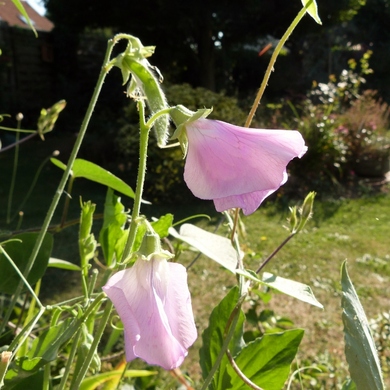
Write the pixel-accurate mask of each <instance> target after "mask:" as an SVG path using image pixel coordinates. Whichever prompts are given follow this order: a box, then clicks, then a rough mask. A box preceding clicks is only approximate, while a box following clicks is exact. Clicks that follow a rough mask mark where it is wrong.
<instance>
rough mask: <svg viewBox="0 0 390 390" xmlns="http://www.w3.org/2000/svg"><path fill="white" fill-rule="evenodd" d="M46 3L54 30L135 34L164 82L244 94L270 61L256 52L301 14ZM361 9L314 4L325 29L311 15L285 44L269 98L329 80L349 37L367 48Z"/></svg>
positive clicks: (247, 2)
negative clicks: (337, 50) (151, 49)
mask: <svg viewBox="0 0 390 390" xmlns="http://www.w3.org/2000/svg"><path fill="white" fill-rule="evenodd" d="M44 1H45V4H46V7H47V10H48V16H49V17H50V18H51V19H52V20H53V22H54V23H55V25H56V27H57V29H58V30H61V31H63V32H64V31H68V32H72V34H76V35H77V34H79V33H81V32H83V31H85V30H86V29H97V28H106V27H109V28H111V29H112V31H113V32H114V33H115V32H126V33H130V34H134V35H136V36H138V37H139V38H140V39H141V41H142V42H143V43H144V44H145V45H156V46H157V50H156V54H155V56H154V59H153V60H154V63H156V64H158V66H159V67H160V68H161V70H162V72H163V74H164V75H166V77H167V78H168V79H169V81H171V82H174V83H178V82H189V83H191V84H192V85H194V86H203V87H206V88H209V89H211V90H221V89H223V90H227V91H228V92H234V93H237V92H238V93H243V94H247V93H248V89H249V90H254V89H256V88H257V87H258V84H259V82H260V80H261V78H262V76H263V73H264V69H265V67H266V65H267V63H268V58H267V55H265V56H262V57H259V56H258V52H259V50H261V48H262V47H263V46H265V45H266V44H267V42H270V40H272V37H273V38H275V39H277V38H280V36H281V35H282V33H283V32H284V31H285V29H286V27H287V26H288V25H289V24H290V23H291V21H292V19H293V18H294V17H295V15H296V14H297V12H298V10H299V9H300V8H301V2H300V1H299V0H296V1H293V2H291V1H289V2H286V1H285V0H273V1H266V0H242V1H240V2H237V1H232V0H228V1H226V0H207V1H206V0H201V1H187V2H185V3H184V2H182V1H180V0H165V1H162V0H143V1H134V0H112V1H110V3H109V4H107V3H106V2H97V1H95V0H83V1H81V2H80V1H78V0H44ZM373 3H375V5H374V6H372V5H370V9H371V10H377V11H378V10H379V9H380V7H381V6H382V5H383V4H387V3H388V1H387V0H374V1H373ZM364 4H365V0H329V1H322V2H319V8H320V10H319V11H320V15H321V17H322V20H323V26H322V27H321V26H317V25H316V24H315V23H313V21H312V20H311V19H310V18H309V17H307V18H305V20H304V21H303V22H302V23H300V25H299V26H298V28H297V30H296V31H295V32H294V34H293V35H292V37H291V38H290V40H289V42H288V47H287V49H289V50H288V52H289V55H288V56H287V57H285V58H284V59H283V58H282V59H280V60H279V62H278V64H277V66H280V67H281V68H282V69H280V70H279V72H278V79H277V80H273V79H272V78H271V83H270V88H269V91H268V92H270V93H271V94H272V92H273V90H274V91H275V93H277V94H280V93H285V91H286V90H294V89H301V92H302V88H303V90H304V88H305V87H307V86H309V85H310V83H311V81H312V80H313V78H317V77H322V78H324V77H325V78H327V76H328V74H329V71H332V70H333V69H334V66H333V65H332V66H330V64H332V58H331V53H333V52H334V47H335V46H338V47H344V46H346V44H347V42H346V41H345V40H346V39H349V40H350V39H351V35H352V36H353V37H354V38H356V39H355V40H359V39H360V42H361V43H362V44H364V45H365V46H368V45H369V43H366V42H365V37H364V36H361V34H360V33H359V30H358V29H357V28H356V25H355V24H354V23H355V22H354V20H355V19H356V18H355V19H353V17H354V16H355V15H356V14H358V15H359V12H358V11H359V10H360V8H361V7H362V6H363V5H364ZM366 7H367V6H366ZM364 15H365V13H360V15H359V16H360V19H362V20H364V18H365V16H364ZM387 21H388V15H387V16H386V15H385V14H382V19H381V22H382V23H386V22H387ZM383 25H385V24H383ZM70 46H72V45H70ZM271 50H272V49H271ZM311 53H315V54H314V55H310V54H311ZM318 54H321V58H319V57H318ZM338 58H339V57H338V56H336V58H335V59H336V60H338ZM285 65H286V66H285ZM287 65H288V66H287ZM344 66H345V65H344ZM281 75H284V77H283V76H281ZM297 75H299V77H297ZM325 81H326V79H325Z"/></svg>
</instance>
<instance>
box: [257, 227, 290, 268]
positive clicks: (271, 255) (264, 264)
mask: <svg viewBox="0 0 390 390" xmlns="http://www.w3.org/2000/svg"><path fill="white" fill-rule="evenodd" d="M295 234H296V233H291V234H290V235H289V236H288V237H287V238H286V239H285V240H284V241H283V242H282V243H281V244H280V245H279V246H278V247H277V248H276V249H275V250H274V251H273V252H272V253H271V254H270V255H269V256H268V257H267V258H266V259H265V260H264V261H263V262H262V263H261V265H260V267H259V268H257V270H256V273H257V274H258V273H259V272H260V271H261V270H262V269H263V268H264V267H265V266H266V265H267V264H268V263H269V262H270V260H271V259H272V258H273V257H274V256H275V255H276V254H277V253H278V252H279V251H280V250H281V249H282V248H283V247H284V246H285V245H286V244H287V243H288V242H289V241H290V240H291V239H292V238H293V237H294V236H295Z"/></svg>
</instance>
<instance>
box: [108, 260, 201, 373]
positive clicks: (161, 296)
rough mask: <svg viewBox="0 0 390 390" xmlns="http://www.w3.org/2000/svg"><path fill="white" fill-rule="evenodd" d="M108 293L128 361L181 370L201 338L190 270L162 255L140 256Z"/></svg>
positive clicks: (113, 279) (118, 276) (115, 277)
mask: <svg viewBox="0 0 390 390" xmlns="http://www.w3.org/2000/svg"><path fill="white" fill-rule="evenodd" d="M103 290H104V292H105V293H106V294H107V296H108V297H109V298H110V300H111V301H112V302H113V304H114V306H115V308H116V310H117V312H118V314H119V317H120V318H121V320H122V322H123V326H124V333H125V349H126V360H127V361H131V360H133V359H135V358H137V357H139V358H141V359H143V360H145V361H146V362H147V363H149V364H153V365H158V366H161V367H163V368H164V369H166V370H172V369H174V368H176V367H178V366H180V364H181V363H182V362H183V360H184V358H185V357H186V356H187V349H188V348H189V347H190V346H191V345H192V344H193V343H194V341H195V340H196V337H197V331H196V327H195V323H194V317H193V314H192V307H191V297H190V292H189V290H188V286H187V272H186V269H185V267H183V266H182V265H181V264H176V263H171V262H168V261H167V260H166V258H164V257H162V256H160V255H158V254H155V255H152V256H150V258H149V260H144V259H142V258H139V259H138V260H137V261H136V262H135V264H134V266H133V267H131V268H128V269H126V270H124V271H119V272H117V273H116V274H114V275H113V276H112V277H111V278H110V279H109V281H108V282H107V284H106V285H105V286H104V287H103Z"/></svg>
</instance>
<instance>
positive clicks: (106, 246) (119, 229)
mask: <svg viewBox="0 0 390 390" xmlns="http://www.w3.org/2000/svg"><path fill="white" fill-rule="evenodd" d="M124 210H125V208H124V206H123V205H122V203H121V198H120V197H119V196H116V195H115V194H114V191H113V190H112V189H111V188H108V190H107V194H106V201H105V203H104V220H103V227H102V229H101V230H100V233H99V242H100V245H101V247H102V250H103V255H104V259H105V260H106V264H107V266H109V267H110V266H111V265H112V264H113V262H114V261H115V259H116V260H119V259H120V256H121V254H122V252H123V250H124V246H125V244H126V240H122V237H123V236H124V235H126V231H125V230H124V225H125V223H126V220H127V215H126V213H125V211H124ZM114 255H115V258H114Z"/></svg>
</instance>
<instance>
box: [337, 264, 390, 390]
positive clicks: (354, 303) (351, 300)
mask: <svg viewBox="0 0 390 390" xmlns="http://www.w3.org/2000/svg"><path fill="white" fill-rule="evenodd" d="M341 287H342V292H343V296H342V300H341V305H342V308H343V314H342V318H343V324H344V339H345V356H346V358H347V362H348V365H349V372H350V374H351V378H352V380H353V381H354V382H355V384H356V388H357V390H381V389H384V388H385V387H384V384H383V378H382V371H381V368H380V362H379V358H378V354H377V351H376V347H375V343H374V339H373V337H372V334H371V330H370V327H369V324H368V320H367V317H366V314H365V313H364V309H363V307H362V305H361V303H360V300H359V297H358V295H357V293H356V291H355V288H354V286H353V284H352V281H351V279H350V278H349V275H348V272H347V264H346V261H344V263H343V265H342V267H341Z"/></svg>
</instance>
